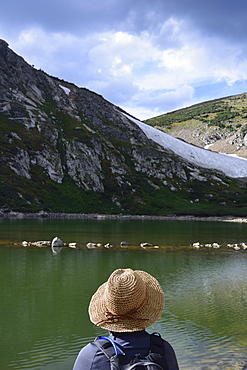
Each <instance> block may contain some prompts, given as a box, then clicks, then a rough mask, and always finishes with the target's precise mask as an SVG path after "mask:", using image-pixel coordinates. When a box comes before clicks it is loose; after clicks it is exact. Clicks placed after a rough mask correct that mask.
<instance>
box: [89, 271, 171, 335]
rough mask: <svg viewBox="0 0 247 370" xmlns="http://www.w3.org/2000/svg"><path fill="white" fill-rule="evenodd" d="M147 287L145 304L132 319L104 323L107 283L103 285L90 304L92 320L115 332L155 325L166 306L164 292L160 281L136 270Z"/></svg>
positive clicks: (131, 330) (130, 330)
mask: <svg viewBox="0 0 247 370" xmlns="http://www.w3.org/2000/svg"><path fill="white" fill-rule="evenodd" d="M135 273H137V274H138V275H139V276H140V277H141V279H142V280H143V282H144V283H145V286H146V298H145V301H144V304H142V305H141V307H140V308H139V309H137V311H135V312H134V313H133V314H132V315H131V317H129V316H127V317H125V318H119V319H118V320H116V321H115V322H107V321H104V320H105V319H106V312H107V307H106V306H105V291H106V286H107V282H106V283H104V284H102V285H101V286H100V287H99V288H98V289H97V291H96V292H95V294H94V295H93V296H92V298H91V301H90V304H89V308H88V311H89V316H90V320H91V321H92V322H93V323H94V324H95V325H97V324H98V323H99V324H98V326H100V327H101V328H103V329H106V330H109V331H115V332H133V331H140V330H144V329H146V328H148V327H149V326H151V325H153V324H154V323H155V322H156V321H157V320H158V318H159V317H160V316H161V314H162V311H163V309H164V305H165V298H164V293H163V290H162V288H161V286H160V284H159V283H158V281H157V280H156V279H155V278H154V277H153V276H151V275H150V274H148V273H147V272H145V271H140V270H135Z"/></svg>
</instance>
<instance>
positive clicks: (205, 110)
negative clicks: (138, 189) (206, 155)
mask: <svg viewBox="0 0 247 370" xmlns="http://www.w3.org/2000/svg"><path fill="white" fill-rule="evenodd" d="M246 122H247V93H244V94H240V95H235V96H229V97H226V98H221V99H216V100H212V101H208V102H205V103H201V104H196V105H193V106H191V107H188V108H184V109H180V110H177V111H175V112H171V113H167V114H164V115H161V116H158V117H154V118H151V119H148V120H147V121H146V123H148V124H149V125H151V126H153V127H156V128H159V129H161V130H163V131H164V132H166V133H168V134H169V135H172V136H174V137H177V138H180V139H182V140H185V141H186V142H188V143H191V144H194V145H197V146H199V147H201V148H205V149H210V150H212V151H216V152H221V153H227V154H232V155H237V156H240V157H243V158H247V125H246Z"/></svg>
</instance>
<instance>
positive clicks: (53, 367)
mask: <svg viewBox="0 0 247 370" xmlns="http://www.w3.org/2000/svg"><path fill="white" fill-rule="evenodd" d="M55 236H58V237H60V238H61V239H62V240H63V241H64V242H66V243H69V242H76V243H78V244H80V245H81V246H82V247H81V248H78V249H71V248H64V249H62V251H61V252H60V253H59V254H58V255H53V253H52V252H51V250H50V248H35V247H27V248H24V247H21V246H20V245H19V244H18V243H19V242H21V241H23V240H27V241H36V240H51V239H52V238H53V237H55ZM121 241H127V242H129V243H131V244H133V245H139V244H140V243H141V242H150V243H153V244H156V245H159V246H160V249H157V250H152V251H147V250H141V249H139V250H128V249H127V250H126V249H114V250H107V249H102V250H89V249H86V248H85V244H86V243H87V242H101V243H107V242H110V243H113V244H114V245H115V244H119V243H120V242H121ZM197 241H199V242H201V243H204V244H205V243H213V242H217V243H219V244H227V243H241V242H247V225H246V224H244V223H243V224H239V223H224V222H197V221H193V222H185V221H134V220H125V221H109V220H108V221H106V220H101V221H96V220H94V221H90V220H2V221H0V242H1V246H0V280H1V285H0V296H1V305H0V345H1V347H0V348H1V355H0V370H6V369H18V370H23V369H32V370H39V369H40V370H58V369H59V370H65V369H66V370H67V369H72V367H73V363H74V361H75V358H76V356H77V354H78V352H79V351H80V349H81V347H83V346H84V345H85V344H87V343H88V342H90V341H92V340H93V339H94V338H95V337H96V336H97V335H100V334H102V333H104V331H103V330H101V329H99V328H96V327H94V326H93V324H91V323H90V321H89V318H88V314H87V307H88V304H89V301H90V298H91V296H92V294H93V293H94V292H95V290H96V289H97V287H98V286H99V285H100V284H102V283H103V282H105V281H106V280H107V278H108V277H109V275H110V274H111V272H112V271H113V270H115V269H116V268H127V267H130V268H133V269H141V270H145V271H147V272H149V273H151V274H152V275H153V276H155V277H156V278H157V279H158V280H159V282H160V284H161V285H162V287H163V289H164V292H165V297H166V305H165V309H164V312H163V314H162V316H161V318H160V319H159V320H158V321H157V323H156V324H155V325H153V327H151V328H149V329H148V331H150V332H152V331H158V332H160V333H161V334H162V336H163V338H164V339H166V340H168V341H169V342H170V343H171V344H172V345H173V347H174V349H175V352H176V354H177V358H178V361H179V365H180V369H181V370H183V369H186V370H189V369H200V370H206V369H210V370H212V369H225V370H227V369H231V370H232V369H233V370H240V369H241V370H243V369H247V250H239V251H235V250H233V249H229V248H228V249H227V248H219V249H212V248H208V249H203V250H194V249H193V248H191V247H189V246H190V245H191V244H192V243H194V242H197ZM16 244H17V245H16Z"/></svg>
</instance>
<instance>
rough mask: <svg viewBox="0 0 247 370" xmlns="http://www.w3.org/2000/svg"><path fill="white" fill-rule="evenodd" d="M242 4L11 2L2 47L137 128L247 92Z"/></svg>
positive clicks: (4, 15) (3, 16) (2, 15)
mask: <svg viewBox="0 0 247 370" xmlns="http://www.w3.org/2000/svg"><path fill="white" fill-rule="evenodd" d="M246 14H247V2H246V0H234V1H230V0H207V1H205V2H200V1H198V0H124V1H123V0H105V1H102V0H91V1H85V0H49V1H48V0H42V1H40V0H38V1H31V0H22V1H17V0H8V1H4V2H2V3H1V12H0V38H2V39H4V40H5V41H7V42H8V43H9V46H10V48H11V49H13V50H14V51H15V52H16V53H17V54H19V55H21V56H23V57H24V59H25V60H26V61H27V62H28V63H30V64H32V65H34V66H35V67H36V68H37V69H42V70H44V71H46V72H47V73H49V74H51V75H53V76H56V77H59V78H61V79H64V80H66V81H70V82H73V83H75V84H76V85H77V86H80V87H86V88H88V89H90V90H93V91H95V92H97V93H99V94H101V95H103V96H104V97H105V98H106V99H107V100H109V101H110V102H112V103H114V104H116V105H118V106H120V107H122V108H123V109H125V110H126V111H127V112H129V113H130V114H132V115H134V116H135V117H137V118H139V119H146V118H149V117H154V116H157V115H160V114H163V113H166V112H169V111H173V110H176V109H179V108H182V107H186V106H190V105H192V104H195V103H198V102H202V101H206V100H211V99H216V98H221V97H224V96H229V95H235V94H240V93H243V92H247V42H246V41H247V40H246V39H247V36H246V35H247V22H246Z"/></svg>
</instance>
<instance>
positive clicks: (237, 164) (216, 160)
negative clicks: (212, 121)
mask: <svg viewBox="0 0 247 370" xmlns="http://www.w3.org/2000/svg"><path fill="white" fill-rule="evenodd" d="M122 114H124V113H122ZM124 115H125V116H126V117H127V118H128V119H130V120H131V121H132V122H134V123H136V124H137V125H138V126H139V127H140V129H141V130H142V131H143V132H144V133H145V134H146V135H147V137H148V138H149V139H151V140H153V141H155V142H156V143H157V144H159V145H161V146H162V147H163V148H165V149H167V150H171V151H172V152H173V153H174V154H176V155H178V156H180V157H182V158H184V159H185V160H186V161H188V162H190V163H193V164H194V165H196V166H199V167H203V168H208V169H212V170H218V171H221V172H223V173H225V174H226V176H229V177H232V178H240V177H247V162H246V159H244V158H237V157H233V156H230V155H228V154H223V153H216V152H212V151H210V150H206V149H202V148H199V147H196V146H194V145H191V144H188V143H186V142H184V141H181V140H179V139H176V138H174V137H172V136H170V135H168V134H166V133H165V132H162V131H160V130H158V129H156V128H154V127H152V126H149V125H147V124H145V123H143V122H141V121H139V120H137V119H134V118H132V117H130V116H129V115H127V114H124Z"/></svg>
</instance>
